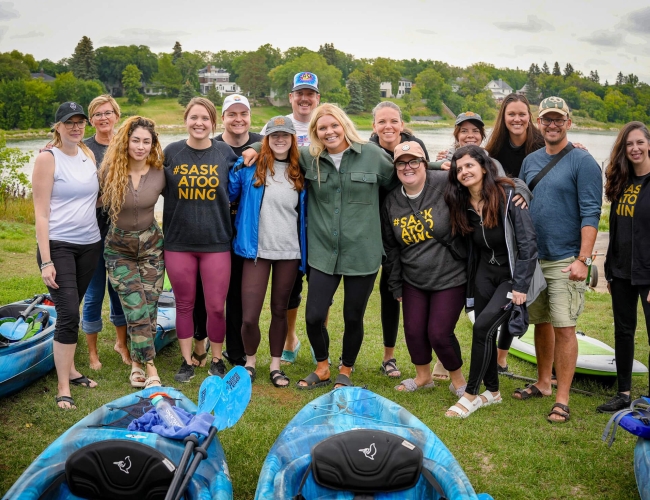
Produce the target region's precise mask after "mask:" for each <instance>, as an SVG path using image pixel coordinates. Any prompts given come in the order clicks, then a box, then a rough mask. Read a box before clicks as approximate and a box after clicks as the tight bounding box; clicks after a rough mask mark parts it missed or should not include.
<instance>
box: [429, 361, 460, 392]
mask: <svg viewBox="0 0 650 500" xmlns="http://www.w3.org/2000/svg"><path fill="white" fill-rule="evenodd" d="M432 376H433V380H449V372H448V371H447V370H446V369H445V367H444V366H443V365H442V363H441V362H440V360H438V361H436V364H435V365H433V373H432ZM461 396H462V394H461Z"/></svg>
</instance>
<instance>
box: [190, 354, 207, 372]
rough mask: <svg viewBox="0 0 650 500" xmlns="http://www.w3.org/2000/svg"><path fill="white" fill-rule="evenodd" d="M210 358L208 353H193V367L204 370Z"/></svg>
mask: <svg viewBox="0 0 650 500" xmlns="http://www.w3.org/2000/svg"><path fill="white" fill-rule="evenodd" d="M207 357H208V351H205V352H204V353H203V354H197V353H195V352H193V353H192V365H193V366H197V367H199V368H203V367H204V366H205V364H206V363H207V362H208V361H207V359H206V358H207ZM195 361H196V364H195V363H194V362H195Z"/></svg>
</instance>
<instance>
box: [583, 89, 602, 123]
mask: <svg viewBox="0 0 650 500" xmlns="http://www.w3.org/2000/svg"><path fill="white" fill-rule="evenodd" d="M580 109H583V110H584V111H586V112H587V113H589V116H591V117H592V118H593V119H594V120H598V121H599V122H606V121H607V111H606V110H605V103H604V102H603V100H602V99H601V98H600V97H599V96H597V95H596V94H594V93H593V92H580Z"/></svg>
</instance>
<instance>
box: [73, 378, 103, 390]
mask: <svg viewBox="0 0 650 500" xmlns="http://www.w3.org/2000/svg"><path fill="white" fill-rule="evenodd" d="M70 383H71V384H72V385H80V386H81V387H85V388H86V389H94V388H95V387H97V386H96V385H93V386H91V385H90V384H92V383H93V380H90V379H89V378H88V377H86V376H85V375H80V376H79V377H77V378H71V379H70Z"/></svg>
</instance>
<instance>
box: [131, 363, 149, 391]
mask: <svg viewBox="0 0 650 500" xmlns="http://www.w3.org/2000/svg"><path fill="white" fill-rule="evenodd" d="M129 381H130V382H131V387H136V388H140V387H144V385H145V384H146V383H147V375H146V373H145V372H144V370H143V369H142V368H138V367H137V366H133V367H132V368H131V375H129Z"/></svg>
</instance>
